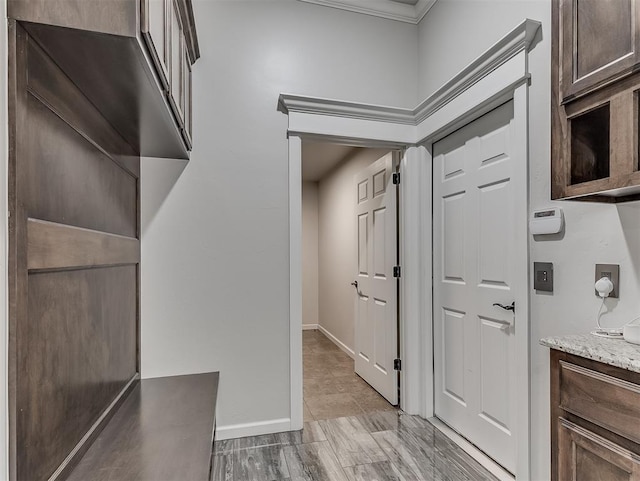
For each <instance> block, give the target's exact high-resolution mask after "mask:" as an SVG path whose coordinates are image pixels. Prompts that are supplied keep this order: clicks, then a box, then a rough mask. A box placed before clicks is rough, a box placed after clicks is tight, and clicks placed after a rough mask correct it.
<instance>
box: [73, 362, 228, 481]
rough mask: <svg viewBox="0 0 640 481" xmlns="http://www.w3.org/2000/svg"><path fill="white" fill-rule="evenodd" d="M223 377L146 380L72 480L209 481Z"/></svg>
mask: <svg viewBox="0 0 640 481" xmlns="http://www.w3.org/2000/svg"><path fill="white" fill-rule="evenodd" d="M217 393H218V373H217V372H212V373H205V374H193V375H186V376H170V377H160V378H154V379H143V380H142V381H140V382H138V383H137V384H136V385H135V387H134V388H133V389H132V391H131V393H130V394H129V395H128V396H127V397H126V399H125V400H124V401H123V403H122V405H121V406H120V408H119V409H118V410H117V411H116V412H115V414H114V415H113V417H112V418H111V420H110V421H109V422H108V423H107V425H106V426H105V427H104V429H103V430H102V431H101V432H100V434H99V435H98V436H97V438H96V439H95V441H94V442H93V444H92V445H91V447H90V448H89V450H88V451H87V452H86V454H85V455H84V456H83V457H82V459H81V460H80V462H79V463H78V465H77V466H76V467H75V468H74V469H73V470H72V471H71V473H70V474H69V477H68V478H67V481H108V480H114V479H122V480H132V481H133V480H135V481H158V480H163V481H208V480H209V479H210V473H211V469H212V465H211V463H212V459H213V458H212V449H213V436H214V427H215V408H216V397H217Z"/></svg>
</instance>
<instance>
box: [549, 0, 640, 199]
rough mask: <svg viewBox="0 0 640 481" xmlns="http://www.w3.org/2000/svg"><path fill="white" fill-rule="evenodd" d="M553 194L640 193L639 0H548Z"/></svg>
mask: <svg viewBox="0 0 640 481" xmlns="http://www.w3.org/2000/svg"><path fill="white" fill-rule="evenodd" d="M552 27H553V28H552V99H551V103H552V105H551V114H552V115H551V155H552V159H551V166H552V179H551V184H552V191H551V194H552V198H553V199H574V200H591V201H594V200H595V201H604V202H622V201H627V200H636V199H638V198H640V173H639V172H638V170H639V169H638V149H639V144H638V128H639V125H638V117H639V116H638V112H639V110H638V92H639V91H640V74H639V73H638V69H639V67H640V2H637V1H636V0H553V2H552Z"/></svg>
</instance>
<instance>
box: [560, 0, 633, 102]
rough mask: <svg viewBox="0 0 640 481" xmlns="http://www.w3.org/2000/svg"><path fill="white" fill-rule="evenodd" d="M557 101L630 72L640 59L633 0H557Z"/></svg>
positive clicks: (584, 91)
mask: <svg viewBox="0 0 640 481" xmlns="http://www.w3.org/2000/svg"><path fill="white" fill-rule="evenodd" d="M559 26H560V29H561V39H562V44H561V45H562V46H561V48H562V52H561V55H560V57H561V63H562V65H561V72H562V75H561V81H560V84H561V85H560V87H561V88H560V90H561V92H560V93H561V101H562V102H566V101H568V100H571V99H572V98H575V97H577V96H581V95H583V94H586V93H589V92H591V91H593V90H595V89H597V88H598V87H600V86H602V85H606V84H608V83H610V82H612V81H615V80H617V79H620V78H622V77H625V76H627V75H630V74H631V73H633V68H634V66H635V65H636V64H637V63H638V62H639V61H640V34H639V32H638V29H639V28H640V21H639V8H638V2H637V1H636V0H561V5H560V25H559Z"/></svg>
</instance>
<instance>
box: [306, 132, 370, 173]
mask: <svg viewBox="0 0 640 481" xmlns="http://www.w3.org/2000/svg"><path fill="white" fill-rule="evenodd" d="M358 148H359V147H352V146H350V145H338V144H331V143H329V142H311V141H307V140H305V141H303V142H302V180H304V181H309V182H317V181H319V180H320V179H322V178H323V177H324V176H325V175H326V174H328V173H329V172H330V171H331V170H332V169H333V168H334V167H335V166H336V165H338V164H339V163H340V162H341V161H343V160H344V159H345V158H346V157H348V156H350V155H351V154H352V153H353V152H354V151H355V150H357V149H358Z"/></svg>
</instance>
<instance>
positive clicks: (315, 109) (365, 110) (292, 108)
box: [278, 93, 415, 125]
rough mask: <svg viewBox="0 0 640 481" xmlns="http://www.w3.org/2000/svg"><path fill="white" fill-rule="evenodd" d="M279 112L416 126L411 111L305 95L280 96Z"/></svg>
mask: <svg viewBox="0 0 640 481" xmlns="http://www.w3.org/2000/svg"><path fill="white" fill-rule="evenodd" d="M278 110H279V111H280V112H282V113H285V114H289V113H291V112H297V113H305V114H315V115H329V116H332V117H347V118H350V119H360V120H374V121H383V122H391V123H395V124H408V125H415V114H414V111H413V110H411V109H402V108H398V107H387V106H384V105H372V104H359V103H355V102H345V101H342V100H333V99H325V98H317V97H306V96H303V95H292V94H284V93H283V94H280V97H279V98H278Z"/></svg>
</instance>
